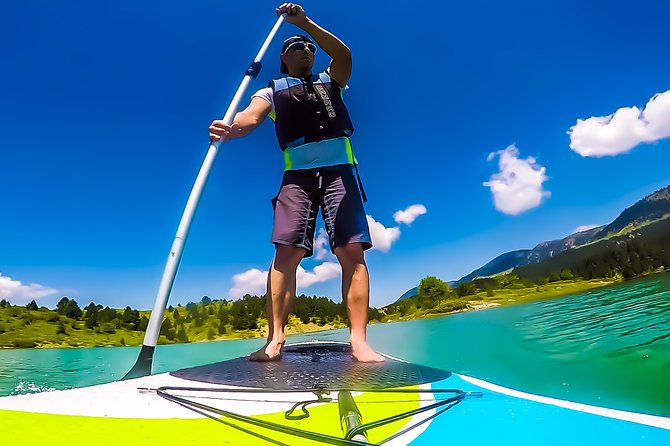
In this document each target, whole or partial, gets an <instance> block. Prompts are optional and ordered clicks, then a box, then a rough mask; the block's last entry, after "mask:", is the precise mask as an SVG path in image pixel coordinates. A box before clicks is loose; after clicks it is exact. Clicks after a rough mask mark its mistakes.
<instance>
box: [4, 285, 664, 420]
mask: <svg viewBox="0 0 670 446" xmlns="http://www.w3.org/2000/svg"><path fill="white" fill-rule="evenodd" d="M312 339H319V340H336V341H346V340H347V332H346V330H333V331H328V332H321V333H312V334H307V335H296V336H291V337H290V339H289V342H300V341H307V340H312ZM369 340H370V343H371V344H372V345H373V346H374V347H375V348H377V349H379V350H381V351H384V352H386V353H388V354H390V355H393V356H396V357H399V358H402V359H405V360H408V361H412V362H416V363H420V364H425V365H430V366H433V367H439V368H443V369H447V370H451V371H454V372H457V373H461V374H465V375H469V376H474V377H477V378H481V379H484V380H487V381H489V382H493V383H496V384H500V385H503V386H506V387H511V388H514V389H518V390H523V391H526V392H530V393H535V394H540V395H545V396H551V397H556V398H561V399H565V400H570V401H576V402H583V403H588V404H594V405H598V406H604V407H610V408H617V409H623V410H630V411H635V412H644V413H650V414H656V415H666V416H668V415H670V378H669V377H670V274H668V273H664V274H660V275H656V276H653V277H651V278H646V279H640V280H635V281H629V282H624V283H621V284H617V285H614V286H609V287H605V288H600V289H597V290H592V291H589V292H585V293H579V294H574V295H571V296H567V297H563V298H559V299H553V300H548V301H541V302H534V303H530V304H524V305H515V306H508V307H503V308H494V309H488V310H484V311H475V312H469V313H460V314H455V315H450V316H446V317H440V318H433V319H425V320H415V321H408V322H399V323H390V324H377V325H373V326H371V327H370V328H369ZM262 343H263V340H261V339H250V340H240V341H222V342H207V343H198V344H184V345H170V346H159V347H157V349H156V353H155V355H154V372H165V371H170V370H174V369H178V368H183V367H189V366H194V365H201V364H207V363H210V362H216V361H221V360H224V359H229V358H234V357H238V356H243V355H246V354H247V353H249V352H250V351H253V350H255V349H257V348H259V347H260V346H261V345H262ZM138 352H139V347H113V348H81V349H42V350H32V349H26V350H0V395H10V394H17V393H27V392H38V391H46V390H52V389H65V388H71V387H81V386H86V385H92V384H99V383H105V382H110V381H114V380H117V379H120V378H121V377H122V376H123V375H124V374H125V373H126V372H127V371H128V370H129V369H130V367H131V366H132V365H133V364H134V362H135V359H136V358H137V354H138Z"/></svg>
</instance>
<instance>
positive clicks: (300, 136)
mask: <svg viewBox="0 0 670 446" xmlns="http://www.w3.org/2000/svg"><path fill="white" fill-rule="evenodd" d="M270 87H272V95H273V101H274V107H275V111H274V114H271V115H270V117H271V118H272V120H273V121H274V122H275V132H276V133H277V140H278V141H279V146H280V147H281V149H282V150H286V149H287V148H289V147H296V146H300V145H302V144H305V143H310V142H317V141H323V140H324V139H332V138H339V137H343V136H346V137H348V136H350V135H351V134H352V133H353V132H354V126H353V124H352V123H351V118H350V117H349V111H348V110H347V107H346V106H345V105H344V101H343V100H342V93H341V90H342V89H341V87H340V86H339V85H338V84H337V82H335V81H333V80H332V79H331V78H330V76H328V74H327V73H321V74H319V75H313V76H311V78H309V79H301V78H296V77H284V78H281V79H275V80H272V81H270Z"/></svg>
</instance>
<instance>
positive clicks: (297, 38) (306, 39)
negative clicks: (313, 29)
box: [279, 34, 314, 74]
mask: <svg viewBox="0 0 670 446" xmlns="http://www.w3.org/2000/svg"><path fill="white" fill-rule="evenodd" d="M293 42H309V43H314V42H313V41H312V39H310V38H309V37H307V36H303V35H302V34H297V35H295V36H293V37H289V38H288V39H286V40H284V43H283V44H282V46H281V53H282V54H284V52H286V48H288V46H289V45H290V44H292V43H293ZM279 72H280V73H281V74H288V68H287V67H286V64H285V63H284V62H281V65H279Z"/></svg>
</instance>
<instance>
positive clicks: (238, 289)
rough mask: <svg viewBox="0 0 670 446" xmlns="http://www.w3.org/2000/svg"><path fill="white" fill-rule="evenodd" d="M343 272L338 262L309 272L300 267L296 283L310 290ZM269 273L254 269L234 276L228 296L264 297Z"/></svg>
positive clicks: (324, 264) (325, 263) (237, 297)
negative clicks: (313, 286) (311, 287)
mask: <svg viewBox="0 0 670 446" xmlns="http://www.w3.org/2000/svg"><path fill="white" fill-rule="evenodd" d="M341 273H342V270H341V269H340V264H339V263H337V262H324V263H322V264H320V265H317V266H315V267H314V270H312V271H307V270H306V269H305V268H303V267H302V266H298V270H297V271H296V281H297V287H298V288H309V287H310V286H312V285H314V284H315V283H321V282H327V281H329V280H332V279H335V278H337V277H339V276H340V274H341ZM267 278H268V271H261V270H259V269H256V268H253V269H250V270H248V271H245V272H243V273H240V274H235V275H234V276H233V287H232V288H231V289H230V290H229V291H228V294H229V295H230V296H231V297H232V298H234V299H240V298H242V296H244V295H245V294H251V295H255V296H262V295H264V294H265V292H266V285H267Z"/></svg>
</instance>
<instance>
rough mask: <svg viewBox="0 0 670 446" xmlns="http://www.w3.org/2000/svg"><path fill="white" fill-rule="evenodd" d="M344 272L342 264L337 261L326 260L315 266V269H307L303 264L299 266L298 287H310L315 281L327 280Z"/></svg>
mask: <svg viewBox="0 0 670 446" xmlns="http://www.w3.org/2000/svg"><path fill="white" fill-rule="evenodd" d="M340 274H342V270H341V268H340V264H339V263H337V262H324V263H322V264H321V265H317V266H315V267H314V271H311V272H310V271H307V270H305V268H303V267H302V266H299V267H298V276H297V279H296V280H297V282H298V283H297V285H298V288H309V287H310V286H312V285H314V284H315V283H321V282H327V281H329V280H332V279H335V278H337V277H339V276H340Z"/></svg>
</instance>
